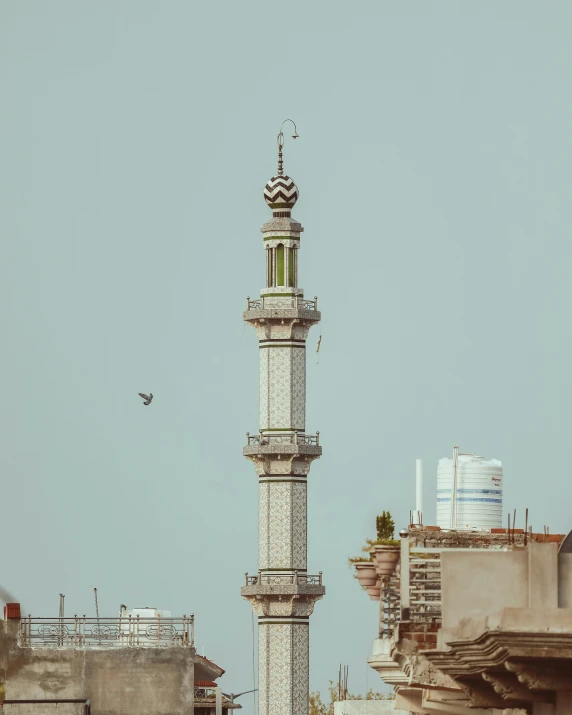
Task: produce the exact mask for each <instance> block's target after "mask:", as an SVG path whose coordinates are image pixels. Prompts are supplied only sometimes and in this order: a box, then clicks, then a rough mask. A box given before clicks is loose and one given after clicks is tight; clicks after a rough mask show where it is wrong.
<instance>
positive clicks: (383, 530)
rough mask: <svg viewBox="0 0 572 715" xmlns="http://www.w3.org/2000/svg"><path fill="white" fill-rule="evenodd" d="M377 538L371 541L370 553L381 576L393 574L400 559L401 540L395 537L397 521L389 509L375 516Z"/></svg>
mask: <svg viewBox="0 0 572 715" xmlns="http://www.w3.org/2000/svg"><path fill="white" fill-rule="evenodd" d="M375 526H376V531H377V540H376V541H369V542H368V543H369V546H370V550H369V553H370V554H371V555H372V557H373V561H374V563H375V568H376V571H377V573H378V574H379V575H380V576H391V575H392V574H393V572H394V571H395V568H396V566H397V562H398V561H399V549H400V547H399V541H397V540H396V539H394V538H393V536H394V534H395V522H394V521H393V519H392V518H391V514H390V512H388V511H384V512H382V513H381V514H380V515H379V516H377V517H376V518H375Z"/></svg>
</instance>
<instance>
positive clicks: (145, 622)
mask: <svg viewBox="0 0 572 715" xmlns="http://www.w3.org/2000/svg"><path fill="white" fill-rule="evenodd" d="M120 618H121V621H120V632H121V635H122V637H123V638H124V639H126V640H127V641H128V642H130V643H132V644H133V645H141V646H151V645H153V646H160V645H161V639H162V641H163V642H162V644H163V645H168V643H169V641H170V638H171V637H172V636H173V634H174V632H175V630H176V629H175V628H174V626H173V625H172V623H171V621H170V620H167V621H165V620H163V619H171V618H172V615H171V611H161V610H159V609H157V608H153V607H151V606H145V607H144V608H132V609H131V610H128V609H127V608H126V607H125V606H122V608H121V612H120ZM162 620H163V622H161V621H162Z"/></svg>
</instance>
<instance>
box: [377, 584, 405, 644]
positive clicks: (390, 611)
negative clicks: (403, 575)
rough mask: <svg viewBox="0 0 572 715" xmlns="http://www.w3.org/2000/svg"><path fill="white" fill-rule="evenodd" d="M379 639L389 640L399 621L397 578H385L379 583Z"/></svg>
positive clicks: (399, 608)
mask: <svg viewBox="0 0 572 715" xmlns="http://www.w3.org/2000/svg"><path fill="white" fill-rule="evenodd" d="M380 600H381V604H380V609H381V614H382V617H381V623H380V628H379V635H380V637H381V638H391V636H392V635H393V631H394V630H395V626H396V625H397V624H398V623H399V621H400V616H401V606H400V598H399V576H395V575H393V576H385V577H384V578H383V579H382V582H381V596H380Z"/></svg>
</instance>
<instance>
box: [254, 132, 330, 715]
mask: <svg viewBox="0 0 572 715" xmlns="http://www.w3.org/2000/svg"><path fill="white" fill-rule="evenodd" d="M278 147H279V149H278V173H277V175H276V176H274V177H272V178H271V179H270V181H269V182H268V184H267V185H266V187H265V189H264V199H265V201H266V203H267V204H268V206H269V207H270V208H271V209H272V219H271V220H270V221H268V222H267V223H265V224H264V225H263V227H262V235H263V245H264V252H265V256H266V261H265V262H266V286H265V287H264V288H263V289H262V291H261V293H260V298H259V299H256V300H250V299H248V304H247V310H246V311H245V313H244V320H245V321H246V322H247V323H248V324H250V325H252V326H253V327H254V329H255V330H256V335H257V338H258V343H259V355H260V429H259V431H258V433H257V434H256V435H251V434H247V444H246V447H245V448H244V450H243V453H244V456H245V457H247V458H249V459H251V460H252V462H253V463H254V467H255V469H256V473H257V475H258V482H259V486H258V504H259V521H258V534H259V542H258V572H257V574H256V575H253V576H248V575H247V577H246V583H245V585H244V587H243V588H242V590H241V593H242V596H243V597H244V598H246V599H247V600H248V601H250V603H251V604H252V607H253V609H254V612H255V614H256V616H257V617H258V674H259V675H258V688H259V695H258V702H259V714H260V715H294V713H295V714H296V715H304V713H307V711H308V695H309V620H310V616H311V614H312V612H313V610H314V605H315V602H316V601H317V600H319V599H320V598H322V597H323V595H324V593H325V589H324V586H323V585H322V577H321V573H320V574H317V575H310V574H308V569H307V477H308V473H309V471H310V466H311V463H312V461H313V460H314V459H316V458H318V457H319V456H320V455H321V453H322V448H321V447H320V445H319V434H315V435H310V434H307V433H306V339H307V337H308V333H309V330H310V328H311V327H312V326H313V325H315V324H317V323H318V322H319V321H320V313H319V312H318V309H317V308H318V306H317V299H314V300H306V299H305V298H304V291H303V290H302V288H300V287H299V285H298V266H299V261H298V255H299V250H300V235H301V233H302V231H303V228H302V226H301V225H300V224H299V223H298V222H297V221H295V220H294V219H293V218H292V216H291V211H292V208H293V207H294V205H295V203H296V201H297V199H298V189H297V187H296V185H295V183H294V181H293V180H292V179H291V178H290V177H288V176H285V175H284V173H283V170H282V147H283V135H282V132H281V133H280V135H279V137H278Z"/></svg>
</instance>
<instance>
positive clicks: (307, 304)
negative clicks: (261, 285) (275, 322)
mask: <svg viewBox="0 0 572 715" xmlns="http://www.w3.org/2000/svg"><path fill="white" fill-rule="evenodd" d="M265 298H267V296H262V298H256V299H255V300H251V299H250V296H249V297H248V298H247V299H246V306H247V307H246V310H273V309H278V310H318V297H317V296H314V300H307V299H306V298H301V297H300V296H288V295H285V296H284V297H282V296H268V298H267V300H268V301H269V302H266V301H265Z"/></svg>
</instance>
